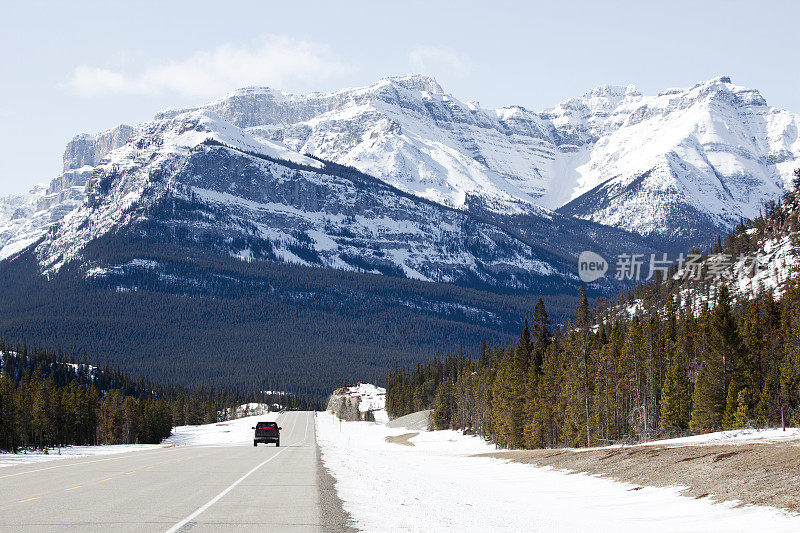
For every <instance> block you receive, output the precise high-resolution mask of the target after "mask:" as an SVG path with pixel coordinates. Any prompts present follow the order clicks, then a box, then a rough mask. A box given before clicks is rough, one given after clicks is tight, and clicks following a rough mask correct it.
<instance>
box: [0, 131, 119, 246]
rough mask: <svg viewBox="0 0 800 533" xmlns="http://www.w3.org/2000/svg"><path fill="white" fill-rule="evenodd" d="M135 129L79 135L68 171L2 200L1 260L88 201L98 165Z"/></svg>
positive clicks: (67, 159) (68, 156)
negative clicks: (90, 182)
mask: <svg viewBox="0 0 800 533" xmlns="http://www.w3.org/2000/svg"><path fill="white" fill-rule="evenodd" d="M133 132H134V129H133V128H131V127H130V126H126V125H124V124H121V125H119V126H117V127H115V128H112V129H110V130H107V131H104V132H102V133H99V134H97V135H86V134H83V135H78V136H76V137H75V138H74V139H72V140H71V141H70V142H69V143H68V144H67V147H66V149H65V150H64V171H63V172H62V173H61V174H60V175H59V176H57V177H56V178H54V179H53V180H52V181H50V183H49V184H48V185H37V186H36V187H34V188H33V189H31V190H30V191H29V192H28V193H26V194H15V195H9V196H3V197H0V259H4V258H6V257H8V256H10V255H13V254H15V253H17V252H19V251H20V250H23V249H24V248H25V247H27V246H29V245H31V244H32V243H34V242H36V241H37V240H38V239H40V238H41V237H42V235H43V234H44V233H45V232H46V231H47V230H48V229H49V228H50V227H52V226H54V225H55V224H57V223H58V222H59V221H61V219H62V218H64V216H66V215H67V214H68V213H70V212H71V211H73V210H74V209H77V208H78V207H80V206H81V205H83V203H84V201H85V200H86V182H87V181H88V180H89V178H90V177H91V176H92V172H93V171H94V166H95V165H96V164H97V163H98V162H99V161H100V160H101V159H102V158H103V157H105V156H106V154H108V153H109V152H111V151H112V150H114V149H116V148H119V147H120V146H123V145H124V144H125V143H127V142H128V140H130V138H131V136H132V135H133Z"/></svg>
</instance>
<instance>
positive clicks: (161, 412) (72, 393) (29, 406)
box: [0, 340, 322, 452]
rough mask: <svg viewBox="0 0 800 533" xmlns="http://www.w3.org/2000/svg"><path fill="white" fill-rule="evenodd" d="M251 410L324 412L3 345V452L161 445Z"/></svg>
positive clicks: (288, 400)
mask: <svg viewBox="0 0 800 533" xmlns="http://www.w3.org/2000/svg"><path fill="white" fill-rule="evenodd" d="M250 402H259V403H267V404H276V405H277V404H279V405H280V407H281V408H287V409H303V410H307V409H309V410H315V409H320V408H321V407H322V404H321V401H320V400H319V399H317V398H312V397H298V396H294V395H287V394H263V393H247V394H246V393H242V392H240V391H237V390H235V389H231V388H226V389H214V388H204V387H199V388H197V387H196V388H187V387H182V386H171V385H166V386H165V385H159V384H155V383H152V382H149V381H146V380H142V379H134V378H132V377H131V376H129V375H127V374H126V373H124V372H121V371H119V370H117V369H114V368H111V367H109V366H104V367H103V368H97V367H93V366H91V365H89V364H88V363H86V362H76V359H75V358H74V357H65V356H63V355H59V354H52V353H49V352H47V351H45V350H41V349H39V348H36V347H34V348H30V349H29V348H28V347H27V346H21V347H16V348H14V349H11V348H9V347H8V346H6V344H5V343H4V342H3V341H2V340H0V451H11V452H17V451H20V450H29V449H38V450H49V449H52V448H57V447H61V446H68V445H95V444H155V443H159V442H161V441H162V440H163V439H164V438H166V437H168V436H169V435H170V433H171V431H172V428H173V427H174V426H179V425H194V424H207V423H212V422H217V421H220V420H222V419H224V418H226V417H228V416H230V415H229V414H227V413H235V410H234V409H233V408H234V407H235V406H237V405H241V404H244V403H250Z"/></svg>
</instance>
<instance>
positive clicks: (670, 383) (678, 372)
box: [661, 351, 690, 430]
mask: <svg viewBox="0 0 800 533" xmlns="http://www.w3.org/2000/svg"><path fill="white" fill-rule="evenodd" d="M689 418H690V412H689V378H688V376H687V375H686V360H685V356H684V355H683V352H681V351H679V352H678V353H676V354H675V356H674V357H673V358H672V361H670V363H669V366H668V367H667V376H666V379H665V380H664V386H663V388H662V389H661V427H662V428H664V429H672V428H676V429H680V430H685V429H688V427H689Z"/></svg>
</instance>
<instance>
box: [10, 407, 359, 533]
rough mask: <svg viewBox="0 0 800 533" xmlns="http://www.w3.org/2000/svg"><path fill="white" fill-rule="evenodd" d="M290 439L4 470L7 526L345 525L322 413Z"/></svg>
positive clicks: (289, 417)
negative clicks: (324, 461) (325, 461)
mask: <svg viewBox="0 0 800 533" xmlns="http://www.w3.org/2000/svg"><path fill="white" fill-rule="evenodd" d="M278 422H279V424H280V425H281V426H282V427H283V430H282V432H281V444H283V446H282V447H280V448H277V447H275V446H271V445H266V446H265V445H259V446H258V447H253V446H252V445H249V446H178V447H173V448H162V449H158V450H153V451H142V452H132V453H123V454H118V455H113V456H105V457H100V458H98V457H89V458H81V459H64V460H60V461H54V462H45V463H38V464H29V465H20V466H14V467H8V468H3V469H0V531H15V532H16V531H49V530H67V529H69V530H81V531H162V532H163V531H188V530H191V531H193V532H194V531H225V530H236V531H261V532H263V531H338V530H342V529H343V528H344V523H345V517H344V516H343V515H342V512H341V507H340V505H339V502H338V501H336V499H335V493H334V492H333V490H332V487H331V486H330V479H329V476H327V474H326V473H325V472H324V470H323V469H322V468H321V465H320V464H319V459H318V450H317V446H316V439H315V437H314V414H313V413H308V412H288V413H285V414H282V415H280V416H279V418H278Z"/></svg>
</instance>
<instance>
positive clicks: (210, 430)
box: [161, 413, 278, 446]
mask: <svg viewBox="0 0 800 533" xmlns="http://www.w3.org/2000/svg"><path fill="white" fill-rule="evenodd" d="M277 418H278V413H266V414H262V415H254V416H247V417H244V418H238V419H236V420H229V421H227V422H217V423H216V424H204V425H202V426H178V427H176V428H174V429H173V430H172V435H170V436H169V438H167V439H166V440H164V442H162V443H161V444H162V445H165V446H232V445H233V446H252V445H253V429H252V428H253V426H255V425H256V422H261V421H266V422H273V421H275V420H276V419H277Z"/></svg>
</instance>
